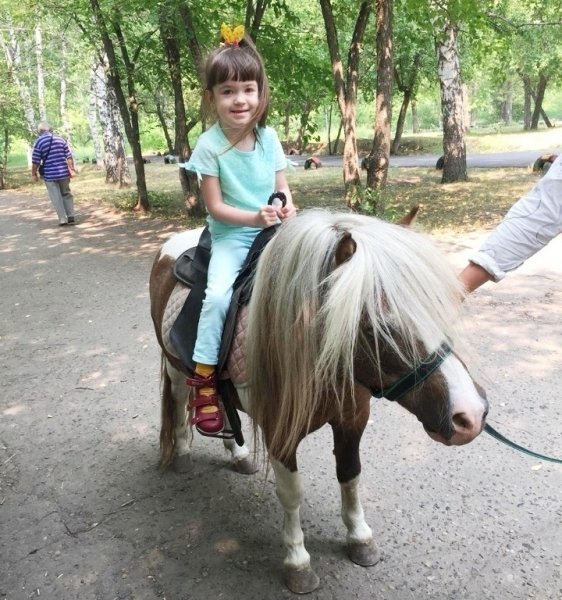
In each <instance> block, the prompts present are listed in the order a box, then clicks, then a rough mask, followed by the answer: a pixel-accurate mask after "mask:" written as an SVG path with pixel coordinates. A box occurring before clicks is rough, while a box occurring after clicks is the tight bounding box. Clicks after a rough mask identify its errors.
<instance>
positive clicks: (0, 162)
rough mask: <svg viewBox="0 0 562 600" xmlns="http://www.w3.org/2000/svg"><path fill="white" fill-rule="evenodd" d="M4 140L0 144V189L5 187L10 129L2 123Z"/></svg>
mask: <svg viewBox="0 0 562 600" xmlns="http://www.w3.org/2000/svg"><path fill="white" fill-rule="evenodd" d="M3 134H4V140H3V144H2V158H0V190H4V189H6V185H7V182H6V170H7V168H8V150H9V148H10V131H9V129H8V126H7V125H4V131H3Z"/></svg>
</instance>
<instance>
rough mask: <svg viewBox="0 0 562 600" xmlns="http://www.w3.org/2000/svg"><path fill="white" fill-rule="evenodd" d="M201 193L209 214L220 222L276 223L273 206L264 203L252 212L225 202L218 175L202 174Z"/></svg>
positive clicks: (275, 213) (256, 225) (252, 224)
mask: <svg viewBox="0 0 562 600" xmlns="http://www.w3.org/2000/svg"><path fill="white" fill-rule="evenodd" d="M201 193H202V195H203V200H204V201H205V206H206V207H207V210H208V211H209V213H210V215H211V216H212V217H213V218H214V219H216V220H217V221H220V222H221V223H227V224H229V225H240V226H241V227H262V228H265V227H271V226H272V225H275V223H277V211H276V210H275V209H274V208H273V206H267V205H265V206H262V207H261V208H260V210H259V211H258V212H252V211H249V210H242V209H241V208H236V207H234V206H229V205H228V204H225V203H224V201H223V199H222V192H221V188H220V184H219V179H218V177H211V176H210V175H203V178H202V181H201ZM291 204H292V202H291Z"/></svg>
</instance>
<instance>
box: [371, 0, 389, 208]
mask: <svg viewBox="0 0 562 600" xmlns="http://www.w3.org/2000/svg"><path fill="white" fill-rule="evenodd" d="M392 5H393V2H392V0H377V1H376V9H377V34H376V35H377V95H376V110H377V112H376V115H375V136H374V138H373V149H372V150H371V155H370V156H369V158H368V160H367V161H366V166H367V187H369V188H371V189H375V190H382V189H383V188H384V187H385V185H386V181H387V178H388V166H389V163H390V139H391V130H390V126H391V121H392V82H393V78H394V52H393V39H392ZM384 210H385V201H384V194H378V195H377V196H376V201H375V205H374V212H375V214H376V215H382V214H383V213H384Z"/></svg>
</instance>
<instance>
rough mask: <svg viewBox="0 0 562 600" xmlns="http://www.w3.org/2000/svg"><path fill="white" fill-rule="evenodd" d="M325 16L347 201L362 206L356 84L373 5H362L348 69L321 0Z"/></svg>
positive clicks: (324, 0) (327, 3)
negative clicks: (339, 121) (341, 134)
mask: <svg viewBox="0 0 562 600" xmlns="http://www.w3.org/2000/svg"><path fill="white" fill-rule="evenodd" d="M320 6H321V8H322V16H323V18H324V25H325V27H326V38H327V42H328V50H329V52H330V60H331V63H332V73H333V75H334V85H335V90H336V98H337V101H338V106H339V109H340V113H341V116H342V121H343V131H344V147H343V180H344V186H345V200H346V203H347V205H348V206H350V207H356V206H357V205H358V204H360V198H359V194H358V192H359V186H360V182H361V179H360V175H359V166H358V164H357V133H356V111H357V81H358V76H359V58H360V50H361V43H362V41H363V36H364V34H365V28H366V26H367V22H368V20H369V15H370V13H371V4H370V3H369V2H362V3H361V6H360V9H359V14H358V15H357V20H356V22H355V29H354V31H353V37H352V40H351V43H350V46H349V50H348V59H347V67H346V69H345V75H344V67H343V63H342V59H341V55H340V50H339V43H338V37H337V30H336V24H335V20H334V14H333V10H332V5H331V2H330V0H320Z"/></svg>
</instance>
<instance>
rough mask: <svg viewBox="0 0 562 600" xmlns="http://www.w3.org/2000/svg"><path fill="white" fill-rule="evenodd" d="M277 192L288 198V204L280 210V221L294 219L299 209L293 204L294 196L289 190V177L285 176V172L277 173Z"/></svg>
mask: <svg viewBox="0 0 562 600" xmlns="http://www.w3.org/2000/svg"><path fill="white" fill-rule="evenodd" d="M275 191H276V192H283V193H284V194H285V197H286V198H287V204H285V206H284V207H283V208H281V209H279V210H278V213H277V214H278V215H279V218H280V219H289V218H290V217H294V216H295V215H296V213H297V209H296V208H295V205H294V204H293V195H292V194H291V190H290V189H289V184H288V183H287V177H286V175H285V171H284V170H283V171H277V172H276V173H275Z"/></svg>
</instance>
